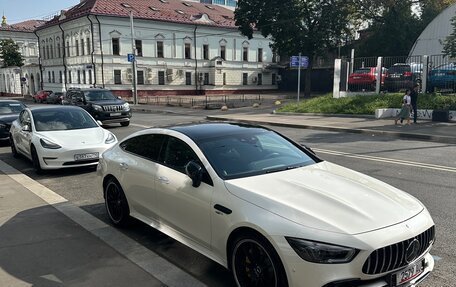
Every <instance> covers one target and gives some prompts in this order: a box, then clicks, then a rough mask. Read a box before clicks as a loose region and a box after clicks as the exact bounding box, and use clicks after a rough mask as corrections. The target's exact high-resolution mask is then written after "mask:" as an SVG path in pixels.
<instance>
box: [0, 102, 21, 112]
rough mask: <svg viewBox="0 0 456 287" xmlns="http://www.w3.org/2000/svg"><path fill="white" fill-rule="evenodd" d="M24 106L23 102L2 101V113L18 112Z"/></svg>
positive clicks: (0, 110) (0, 107) (0, 108)
mask: <svg viewBox="0 0 456 287" xmlns="http://www.w3.org/2000/svg"><path fill="white" fill-rule="evenodd" d="M24 108H25V106H24V105H23V104H22V103H14V102H0V114H17V113H20V112H21V111H22V110H23V109H24Z"/></svg>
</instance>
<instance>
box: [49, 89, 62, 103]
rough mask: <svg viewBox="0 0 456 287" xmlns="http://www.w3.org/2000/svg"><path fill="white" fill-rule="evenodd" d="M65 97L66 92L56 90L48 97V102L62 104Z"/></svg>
mask: <svg viewBox="0 0 456 287" xmlns="http://www.w3.org/2000/svg"><path fill="white" fill-rule="evenodd" d="M64 98H65V93H64V92H54V93H52V94H50V95H49V96H48V97H47V98H46V103H47V104H58V105H61V104H62V100H63V99H64Z"/></svg>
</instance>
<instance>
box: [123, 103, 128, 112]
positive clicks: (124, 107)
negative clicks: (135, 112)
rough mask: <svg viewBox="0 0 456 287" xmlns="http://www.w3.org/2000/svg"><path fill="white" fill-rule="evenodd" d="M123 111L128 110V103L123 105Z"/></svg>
mask: <svg viewBox="0 0 456 287" xmlns="http://www.w3.org/2000/svg"><path fill="white" fill-rule="evenodd" d="M123 109H124V110H126V111H128V110H130V104H129V103H125V104H123Z"/></svg>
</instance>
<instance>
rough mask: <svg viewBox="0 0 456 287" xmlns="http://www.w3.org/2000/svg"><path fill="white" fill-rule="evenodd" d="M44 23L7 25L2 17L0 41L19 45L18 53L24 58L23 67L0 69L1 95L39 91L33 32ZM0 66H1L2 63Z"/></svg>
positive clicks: (36, 48) (30, 22)
mask: <svg viewBox="0 0 456 287" xmlns="http://www.w3.org/2000/svg"><path fill="white" fill-rule="evenodd" d="M44 23H45V21H40V20H28V21H25V22H21V23H17V24H13V25H8V24H7V23H6V17H5V16H3V22H2V25H1V27H0V40H6V39H12V40H13V41H14V42H16V43H17V44H18V45H19V49H20V52H21V54H22V56H23V57H24V66H22V67H8V68H0V92H1V94H2V95H21V94H34V93H35V92H36V91H38V90H39V89H40V77H41V76H40V70H39V67H38V53H39V51H38V40H37V37H36V36H35V34H34V30H35V29H36V28H37V27H39V26H40V25H42V24H44ZM0 65H1V66H3V63H0ZM21 78H22V79H23V81H22V82H21ZM24 80H25V81H24ZM21 83H22V85H21Z"/></svg>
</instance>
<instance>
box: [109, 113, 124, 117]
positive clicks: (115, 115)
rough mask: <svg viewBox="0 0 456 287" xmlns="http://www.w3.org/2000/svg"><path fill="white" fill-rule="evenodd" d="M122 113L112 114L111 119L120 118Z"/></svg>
mask: <svg viewBox="0 0 456 287" xmlns="http://www.w3.org/2000/svg"><path fill="white" fill-rule="evenodd" d="M121 114H122V113H111V117H117V116H120V115H121Z"/></svg>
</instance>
